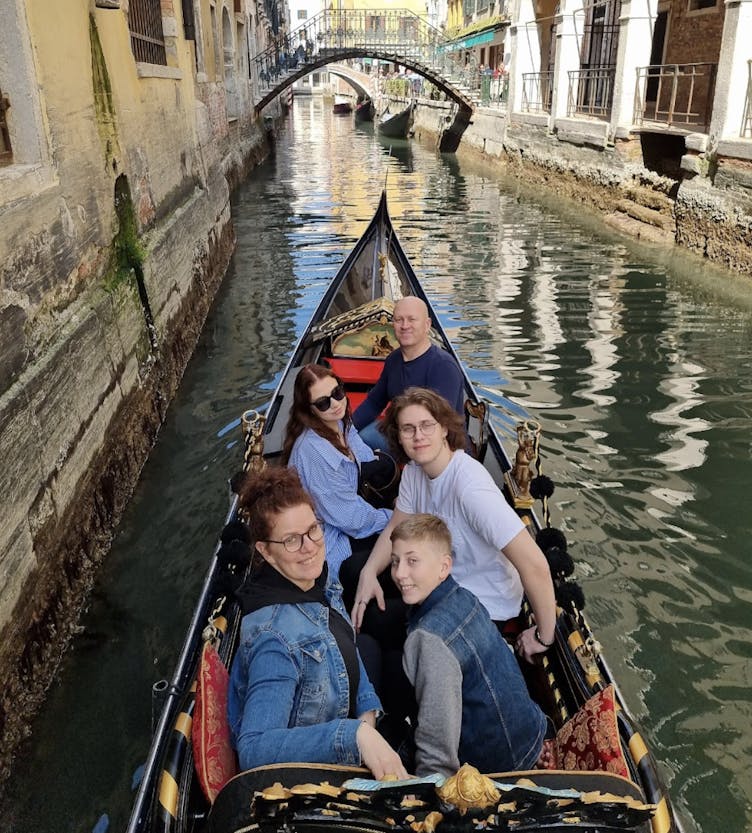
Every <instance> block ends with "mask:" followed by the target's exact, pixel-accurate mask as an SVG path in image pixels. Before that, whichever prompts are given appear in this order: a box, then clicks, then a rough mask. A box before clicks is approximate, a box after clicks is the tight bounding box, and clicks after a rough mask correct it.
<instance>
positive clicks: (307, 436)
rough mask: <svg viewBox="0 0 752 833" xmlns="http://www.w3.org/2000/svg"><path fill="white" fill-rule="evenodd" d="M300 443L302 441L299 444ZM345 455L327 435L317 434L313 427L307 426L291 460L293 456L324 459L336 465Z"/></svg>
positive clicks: (291, 457)
mask: <svg viewBox="0 0 752 833" xmlns="http://www.w3.org/2000/svg"><path fill="white" fill-rule="evenodd" d="M298 443H300V444H299V445H298ZM342 456H343V455H342V454H341V452H340V451H338V450H337V449H336V448H335V447H334V446H333V445H332V444H331V443H330V442H329V440H327V439H326V437H322V436H321V434H317V433H316V432H315V431H314V430H313V429H312V428H306V429H305V431H304V432H303V433H302V434H301V435H300V436H299V437H298V439H297V440H296V441H295V445H294V446H293V450H292V453H291V454H290V462H292V460H293V457H295V459H297V460H306V461H308V462H311V461H323V462H326V463H329V464H330V465H333V466H336V465H337V464H338V463H339V459H340V458H341V457H342Z"/></svg>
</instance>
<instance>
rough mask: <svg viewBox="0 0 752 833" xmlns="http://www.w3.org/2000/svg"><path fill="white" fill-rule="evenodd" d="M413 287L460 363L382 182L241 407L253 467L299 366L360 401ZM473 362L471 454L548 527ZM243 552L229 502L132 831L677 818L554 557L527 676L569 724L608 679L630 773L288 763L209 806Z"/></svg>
mask: <svg viewBox="0 0 752 833" xmlns="http://www.w3.org/2000/svg"><path fill="white" fill-rule="evenodd" d="M405 295H416V296H418V297H420V298H421V299H422V300H424V301H425V302H426V303H427V304H428V307H429V311H430V315H431V320H432V325H433V337H434V341H435V343H436V344H438V345H439V346H440V347H441V348H443V349H444V350H446V351H447V352H448V353H449V354H450V355H452V356H453V357H454V358H455V360H456V361H457V362H458V363H459V360H458V359H457V356H456V354H455V352H454V349H453V347H452V345H451V344H450V342H449V340H448V338H447V336H446V334H445V333H444V331H443V328H442V327H441V324H440V322H439V320H438V318H437V316H436V314H435V313H434V312H433V310H432V309H431V306H430V303H429V302H428V299H427V297H426V295H425V293H424V291H423V289H422V287H421V286H420V284H419V282H418V280H417V277H416V276H415V273H414V271H413V269H412V267H411V265H410V262H409V260H408V258H407V256H406V255H405V253H404V251H403V249H402V247H401V245H400V243H399V240H398V238H397V235H396V233H395V231H394V228H393V226H392V223H391V220H390V218H389V214H388V210H387V204H386V196H385V195H382V198H381V201H380V203H379V207H378V210H377V212H376V214H375V216H374V218H373V219H372V221H371V222H370V224H369V226H368V228H367V229H366V231H365V232H364V234H363V236H362V237H361V238H360V240H359V241H358V243H357V244H356V246H355V247H354V249H353V250H352V252H351V253H350V254H349V255H348V256H347V258H346V259H345V261H344V263H343V264H342V266H341V268H340V269H339V271H338V272H337V275H336V276H335V278H334V279H333V281H332V282H331V284H330V286H329V288H328V289H327V291H326V292H325V294H324V296H323V298H322V300H321V302H320V303H319V305H318V307H317V309H316V311H315V313H314V315H313V317H312V319H311V322H310V324H309V326H308V328H307V329H306V331H305V333H304V334H303V335H302V337H301V338H300V340H299V341H298V344H297V346H296V347H295V349H294V351H293V353H292V356H291V358H290V360H289V361H288V363H287V366H286V368H285V370H284V372H283V374H282V376H281V379H280V382H279V384H278V386H277V389H276V390H275V392H274V395H273V396H272V398H271V400H270V402H269V405H268V407H267V409H266V411H265V413H264V414H256V413H252V412H249V413H247V414H245V415H244V422H245V425H246V427H247V430H246V435H245V437H246V446H245V449H246V452H245V457H244V468H245V469H251V468H254V467H255V466H258V465H263V464H267V465H274V464H275V463H276V462H277V461H278V458H279V456H280V453H281V450H282V442H283V438H284V428H285V424H286V421H287V415H288V411H289V407H290V402H291V398H292V388H293V384H294V380H295V376H296V373H297V370H298V369H299V368H300V367H302V366H303V365H305V364H307V363H309V362H320V363H327V364H329V365H330V366H331V367H332V368H333V369H334V370H335V372H336V373H337V375H338V376H340V378H342V379H343V381H344V382H345V385H346V388H347V391H348V396H349V397H350V401H351V405H352V407H353V408H354V407H356V406H357V404H358V403H359V401H361V400H362V399H363V398H364V397H365V395H366V392H367V390H368V387H369V386H370V385H371V384H372V383H373V382H374V381H375V380H376V379H377V378H378V375H379V372H380V369H381V364H382V362H383V359H384V356H385V355H386V354H388V352H389V351H390V350H391V349H392V348H393V347H395V346H396V344H395V341H394V337H393V334H392V332H391V327H390V317H391V311H392V308H393V303H394V301H395V300H396V299H398V298H400V297H402V296H405ZM463 376H464V386H465V394H466V398H467V402H468V407H467V410H468V432H469V435H470V437H471V439H472V441H473V447H474V451H475V454H476V456H477V458H478V459H479V460H481V462H482V463H483V464H484V465H485V467H486V468H487V469H488V471H489V472H490V473H491V475H492V476H493V477H494V479H495V480H496V482H497V483H498V484H499V486H500V487H502V488H503V490H504V491H505V494H506V495H507V498H508V500H509V501H510V503H511V504H512V505H514V506H515V508H516V510H517V512H518V513H519V514H520V516H521V517H522V519H523V521H524V522H525V523H526V524H527V525H528V527H529V529H530V530H531V532H532V533H534V534H536V535H538V536H542V538H545V537H546V536H545V533H546V530H549V532H550V531H551V528H550V526H549V521H550V515H549V507H548V503H547V498H545V497H544V502H543V523H541V522H540V521H539V520H538V518H537V516H536V515H535V513H534V511H533V505H534V503H535V501H534V499H533V498H532V495H531V494H530V492H529V489H528V488H527V487H528V486H529V482H528V481H529V478H530V475H531V469H530V468H526V464H524V462H521V461H520V459H517V458H518V456H519V452H520V451H525V453H527V450H528V449H529V448H530V447H532V448H533V450H534V451H536V450H537V443H538V442H539V434H538V431H537V427H536V426H535V425H533V424H527V425H523V426H521V428H520V434H521V435H522V439H524V442H521V443H520V446H519V449H518V455H515V464H514V465H513V464H512V461H511V459H510V457H509V456H508V455H507V453H506V451H505V449H504V447H503V445H502V443H501V441H500V439H499V437H498V436H497V434H496V432H495V430H494V428H493V426H492V425H491V424H490V423H489V421H488V419H487V414H486V413H485V406H484V403H483V402H482V401H481V399H480V398H479V396H478V395H477V393H476V391H475V390H474V388H473V386H472V384H471V382H470V380H469V378H468V377H467V375H466V374H464V371H463ZM528 441H532V446H530V445H529V444H528ZM523 456H524V455H523ZM549 537H551V538H552V539H553V538H554V537H556V536H553V535H550V536H549ZM557 540H558V539H557ZM560 544H561V542H560V541H559V542H558V544H557V547H558V548H559V549H560V548H561V547H560ZM547 554H548V553H547ZM247 555H248V553H247V545H245V548H244V538H243V535H242V534H241V533H240V532H239V528H238V525H237V518H236V513H235V502H234V501H233V503H232V505H231V507H230V510H229V513H228V515H227V518H226V525H225V527H224V529H223V531H222V534H221V536H220V540H219V542H218V544H217V547H216V548H215V551H214V553H213V556H212V558H211V561H210V564H209V570H208V572H207V576H206V579H205V582H204V585H203V587H202V591H201V595H200V597H199V600H198V604H197V607H196V609H195V612H194V615H193V618H192V621H191V623H190V627H189V630H188V633H187V636H186V640H185V643H184V646H183V650H182V652H181V656H180V659H179V662H178V666H177V669H176V672H175V674H174V676H173V679H172V681H171V684H170V685H169V686H167V687H165V698H164V706H163V708H162V712H161V716H160V719H159V723H158V726H157V729H156V732H155V736H154V742H153V744H152V747H151V750H150V752H149V757H148V759H147V763H146V766H145V769H144V774H143V779H142V782H141V785H140V787H139V791H138V795H137V799H136V803H135V805H134V810H133V814H132V816H131V820H130V824H129V827H128V831H129V833H142V832H143V831H156V830H161V831H187V830H211V831H216V833H220V831H221V832H222V833H230V831H239V830H242V829H259V830H277V829H285V830H313V829H316V828H317V829H323V830H348V829H357V830H361V831H369V830H373V831H377V830H378V831H381V830H426V831H429V830H432V829H435V830H436V831H437V833H441V830H442V823H443V820H444V819H446V827H445V829H446V830H450V829H452V830H459V829H473V826H474V825H477V824H479V823H480V822H481V821H482V822H483V829H484V830H489V831H501V830H511V829H524V830H546V831H557V830H565V829H566V830H571V829H581V830H604V831H607V830H641V831H643V830H644V831H647V830H651V829H652V832H653V833H671V831H677V830H679V828H678V826H677V825H676V822H675V821H674V819H673V815H672V812H671V809H670V806H669V803H668V799H667V797H666V796H665V794H664V792H663V788H662V786H661V782H660V779H659V778H658V775H657V770H656V767H655V763H654V761H653V758H652V756H651V755H650V753H649V751H648V749H647V746H646V744H645V742H644V741H643V740H642V739H641V738H640V736H639V734H638V733H637V731H636V729H635V728H634V725H633V721H632V720H631V718H630V716H629V713H628V710H627V708H626V705H625V704H624V703H623V701H622V699H621V696H620V695H619V692H618V689H615V688H614V687H613V683H614V680H613V678H612V675H611V672H610V670H609V668H608V666H607V665H606V663H605V660H604V658H603V657H602V655H601V653H600V651H599V648H598V645H597V642H596V641H595V639H594V636H593V634H592V632H591V630H590V628H589V626H588V624H587V622H586V620H585V618H584V616H583V614H582V611H581V604H579V605H578V602H579V601H580V596H579V594H578V593H577V592H576V589H575V587H574V586H573V584H572V582H571V580H570V579H568V578H567V576H566V575H563V574H558V573H555V571H553V572H554V573H555V583H556V585H557V601H558V604H559V608H560V612H559V615H558V620H557V628H556V642H555V646H554V647H553V648H552V649H551V650H550V651H549V652H548V653H547V654H546V655H545V658H544V659H543V662H542V664H541V665H540V666H535V667H531V668H530V669H527V670H528V672H529V673H528V675H527V677H528V685H529V687H530V689H531V693H533V694H534V696H535V697H536V699H537V700H538V701H539V702H540V703H541V705H542V706H543V707H544V709H545V711H546V712H547V714H548V715H549V717H550V718H551V720H552V721H553V723H554V725H555V726H556V727H557V728H558V727H563V726H566V725H570V726H571V725H572V722H573V721H578V720H582V717H583V715H584V718H585V719H584V720H582V722H581V723H580V724H578V725H580V726H581V728H582V732H584V731H585V728H586V726H587V725H588V724H589V723H593V724H598V721H599V720H600V717H601V715H600V714H599V713H597V712H596V711H594V710H593V707H592V706H589V704H592V702H593V699H594V698H596V699H597V698H598V697H599V696H600V693H603V692H611V694H612V696H613V697H614V699H615V709H612V710H611V712H610V718H612V719H613V721H614V722H613V723H612V728H613V729H614V730H615V731H616V732H618V739H617V741H616V743H617V746H618V748H616V749H611V750H610V754H612V755H614V756H616V755H617V753H618V754H619V755H620V756H621V758H620V760H621V761H622V763H623V765H624V767H625V772H626V774H625V775H617V774H614V771H613V769H609V767H608V766H607V763H608V762H607V761H606V760H605V759H601V760H600V764H601V765H600V767H598V768H596V767H593V768H591V769H582V768H578V769H576V770H575V769H566V770H564V769H562V770H554V771H533V772H525V773H498V774H495V775H494V778H493V782H492V783H491V786H489V783H488V782H486V781H482V780H481V781H479V780H478V779H477V776H476V775H475V774H474V773H468V772H464V773H463V772H462V771H461V774H460V779H459V780H460V785H459V792H457V791H455V792H452V789H454V788H455V787H456V786H457V785H456V784H453V783H448V784H444V783H441V784H440V783H438V782H437V781H436V780H435V779H434V780H432V779H422V780H421V781H419V782H411V783H409V784H407V783H398V784H380V785H379V784H374V783H373V782H370V781H367V780H364V779H365V778H366V776H367V773H366V771H365V770H363V769H359V768H347V767H342V766H333V765H331V766H330V765H324V764H321V765H316V764H300V763H295V762H291V763H290V764H285V765H274V766H267V767H259V768H256V769H254V770H252V771H250V772H246V773H237V774H235V775H234V776H233V777H232V778H231V780H229V782H228V783H226V785H224V786H223V787H222V788H221V790H220V789H219V787H217V789H216V793H217V794H216V795H213V796H212V797H213V798H214V801H213V806H212V805H211V804H210V802H209V800H208V799H207V797H206V796H205V794H204V792H203V791H202V787H201V780H205V778H204V779H200V778H199V777H198V776H197V774H196V767H195V765H194V764H195V760H194V759H199V761H200V762H201V760H202V759H203V757H204V756H203V753H205V752H206V749H205V748H202V749H196V750H195V751H194V747H192V745H191V743H190V738H191V736H192V734H194V733H195V728H196V725H198V721H199V718H200V717H201V715H202V714H203V713H204V712H203V710H205V709H206V697H207V691H206V690H203V695H202V696H203V701H202V703H201V704H200V708H198V707H197V706H196V676H197V669H198V668H199V667H200V666H201V658H202V652H203V651H204V645H205V642H206V640H210V641H212V642H214V643H216V644H217V645H218V654H219V658H220V659H221V661H222V662H223V663H224V664H225V665H226V666H228V667H229V664H230V662H231V661H232V656H233V653H234V650H235V647H236V641H237V636H238V629H239V622H240V611H239V608H238V605H237V603H236V602H235V600H234V598H233V596H232V593H231V592H230V588H231V587H232V586H233V585H235V584H237V581H238V580H239V579H240V578H241V577H242V576H243V574H244V571H245V564H246V563H247ZM194 721H195V724H196V725H193V724H194ZM204 725H205V724H204ZM192 730H193V731H192ZM199 744H200V741H199ZM226 760H227V759H225V762H226ZM200 768H201V766H200V767H199V769H200ZM230 774H231V772H230V771H229V770H226V771H225V772H224V776H225V777H226V776H228V775H230ZM465 779H467V781H469V784H468V783H466V782H465ZM441 780H442V781H443V779H441ZM276 784H279V786H278V787H277V786H275V785H276ZM303 785H307V786H303ZM322 785H324V786H322ZM215 786H216V785H215ZM220 786H221V785H220ZM470 793H474V794H475V793H477V797H478V801H480V802H483V801H485V802H486V803H485V804H482V803H481V804H477V803H476V804H475V805H474V804H473V803H472V802H471V803H470V804H467V802H466V801H465V800H464V799H462V798H461V796H465V799H467V798H468V796H469V794H470ZM458 796H459V797H458ZM461 811H463V812H461ZM432 814H434V815H432ZM437 815H438V816H441V818H438V817H437ZM414 825H419V826H418V827H416V826H414Z"/></svg>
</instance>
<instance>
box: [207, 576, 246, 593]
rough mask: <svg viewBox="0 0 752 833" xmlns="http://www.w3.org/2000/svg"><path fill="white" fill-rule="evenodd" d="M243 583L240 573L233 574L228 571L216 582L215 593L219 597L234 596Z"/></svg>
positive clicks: (218, 577)
mask: <svg viewBox="0 0 752 833" xmlns="http://www.w3.org/2000/svg"><path fill="white" fill-rule="evenodd" d="M242 582H243V576H242V575H241V574H238V573H231V572H229V571H228V570H225V571H224V572H222V573H220V574H219V575H218V576H217V580H216V581H215V582H214V591H215V592H216V594H217V596H232V595H234V593H235V591H236V590H237V589H238V588H239V587H240V585H241V583H242Z"/></svg>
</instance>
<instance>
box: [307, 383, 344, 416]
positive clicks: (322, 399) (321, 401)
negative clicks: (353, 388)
mask: <svg viewBox="0 0 752 833" xmlns="http://www.w3.org/2000/svg"><path fill="white" fill-rule="evenodd" d="M344 398H345V389H344V388H343V387H342V385H337V387H336V388H334V389H333V390H332V392H331V393H330V394H329V396H319V398H318V399H314V400H313V402H311V405H313V407H314V408H316V410H318V411H322V412H323V411H328V410H329V408H331V406H332V399H335V400H336V401H337V402H341V401H342V400H343V399H344Z"/></svg>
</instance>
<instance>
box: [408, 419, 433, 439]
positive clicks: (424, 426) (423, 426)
mask: <svg viewBox="0 0 752 833" xmlns="http://www.w3.org/2000/svg"><path fill="white" fill-rule="evenodd" d="M438 424H439V423H438V422H431V420H428V419H424V420H423V422H419V423H418V424H417V425H410V423H409V422H408V423H407V425H400V427H399V432H400V434H401V435H402V436H403V437H414V436H415V435H416V434H417V433H418V431H420V433H421V434H423V436H424V437H430V436H431V435H432V434H433V432H434V431H435V430H436V426H437V425H438Z"/></svg>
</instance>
